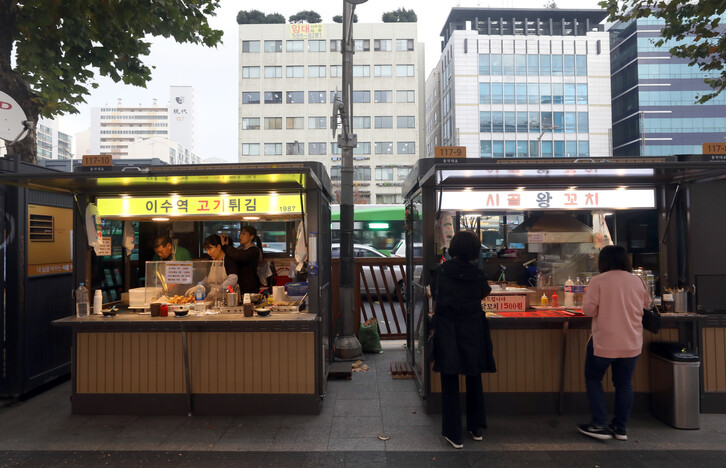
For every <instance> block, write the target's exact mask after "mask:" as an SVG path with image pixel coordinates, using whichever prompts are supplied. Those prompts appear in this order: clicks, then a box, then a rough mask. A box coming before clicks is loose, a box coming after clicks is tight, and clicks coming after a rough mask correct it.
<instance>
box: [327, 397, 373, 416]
mask: <svg viewBox="0 0 726 468" xmlns="http://www.w3.org/2000/svg"><path fill="white" fill-rule="evenodd" d="M338 416H378V417H380V416H381V403H380V401H379V400H378V398H371V399H368V400H338V401H336V402H335V409H334V412H333V417H338Z"/></svg>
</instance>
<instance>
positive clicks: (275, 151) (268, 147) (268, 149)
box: [265, 143, 282, 156]
mask: <svg viewBox="0 0 726 468" xmlns="http://www.w3.org/2000/svg"><path fill="white" fill-rule="evenodd" d="M280 155H282V143H265V156H280Z"/></svg>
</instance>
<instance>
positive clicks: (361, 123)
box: [353, 116, 371, 129]
mask: <svg viewBox="0 0 726 468" xmlns="http://www.w3.org/2000/svg"><path fill="white" fill-rule="evenodd" d="M353 128H356V129H357V128H371V118H370V116H362V117H361V116H359V117H356V116H353Z"/></svg>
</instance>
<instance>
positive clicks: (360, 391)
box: [336, 380, 378, 401]
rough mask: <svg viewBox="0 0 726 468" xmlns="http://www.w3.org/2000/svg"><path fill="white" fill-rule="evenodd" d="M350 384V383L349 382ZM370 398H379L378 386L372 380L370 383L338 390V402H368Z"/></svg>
mask: <svg viewBox="0 0 726 468" xmlns="http://www.w3.org/2000/svg"><path fill="white" fill-rule="evenodd" d="M349 383H350V382H349ZM370 398H378V384H377V382H376V381H374V380H372V381H370V382H366V383H361V384H355V385H352V384H351V385H348V386H345V387H341V388H339V389H338V396H337V398H336V401H340V400H367V399H370Z"/></svg>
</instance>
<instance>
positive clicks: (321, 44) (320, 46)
mask: <svg viewBox="0 0 726 468" xmlns="http://www.w3.org/2000/svg"><path fill="white" fill-rule="evenodd" d="M308 52H325V41H316V40H309V41H308Z"/></svg>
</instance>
